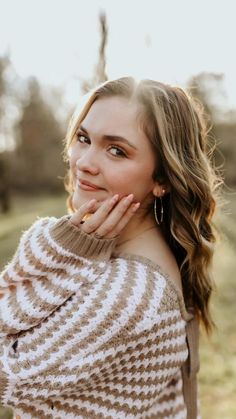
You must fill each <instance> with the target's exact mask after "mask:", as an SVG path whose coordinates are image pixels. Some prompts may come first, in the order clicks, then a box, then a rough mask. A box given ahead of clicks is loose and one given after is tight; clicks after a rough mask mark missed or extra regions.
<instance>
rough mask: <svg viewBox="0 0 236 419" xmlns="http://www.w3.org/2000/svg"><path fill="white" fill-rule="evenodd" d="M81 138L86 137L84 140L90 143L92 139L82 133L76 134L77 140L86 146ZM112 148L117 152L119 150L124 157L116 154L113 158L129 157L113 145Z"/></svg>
mask: <svg viewBox="0 0 236 419" xmlns="http://www.w3.org/2000/svg"><path fill="white" fill-rule="evenodd" d="M80 137H84V138H86V140H89V141H90V139H89V138H88V137H86V135H84V134H80V133H77V134H76V138H77V140H78V141H79V142H80V143H81V144H84V143H83V142H81V141H80ZM110 148H115V149H116V150H119V151H120V152H121V153H122V155H115V154H112V156H113V157H118V158H122V157H123V158H124V157H127V155H126V153H125V152H124V150H122V148H120V147H117V146H116V145H111V147H110Z"/></svg>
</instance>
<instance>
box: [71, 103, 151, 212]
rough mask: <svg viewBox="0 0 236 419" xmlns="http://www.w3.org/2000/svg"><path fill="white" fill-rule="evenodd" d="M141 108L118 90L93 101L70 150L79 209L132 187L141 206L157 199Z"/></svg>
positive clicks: (125, 193) (75, 196) (128, 191)
mask: <svg viewBox="0 0 236 419" xmlns="http://www.w3.org/2000/svg"><path fill="white" fill-rule="evenodd" d="M138 109H139V108H138V105H137V104H135V103H131V102H130V101H129V100H128V99H126V98H123V97H117V96H114V97H110V98H101V99H98V100H96V101H95V102H94V103H93V105H92V106H91V108H90V110H89V112H88V114H87V115H86V117H85V118H84V120H83V121H82V123H81V125H80V127H78V129H77V133H76V135H75V137H74V139H73V141H72V143H71V146H70V150H69V156H70V157H69V163H70V169H71V171H72V174H73V187H74V194H73V198H72V202H73V206H74V208H75V209H78V208H79V207H80V206H81V205H82V204H84V203H85V202H87V201H89V200H91V199H93V198H95V199H97V200H98V202H102V201H104V200H106V199H107V198H109V197H111V196H113V195H114V194H116V193H119V194H120V197H121V196H124V195H128V194H130V193H133V194H134V201H135V202H141V205H140V208H145V207H146V204H147V203H150V201H152V200H153V198H154V197H153V193H152V191H153V189H154V186H155V182H154V181H153V179H152V174H153V171H154V168H155V155H154V152H153V150H152V148H151V144H150V142H149V140H148V138H147V137H146V135H145V134H144V132H143V131H142V130H141V128H140V126H139V122H138V119H137V115H138ZM86 182H88V183H90V184H92V185H94V186H95V187H94V188H93V187H91V186H88V185H87V186H86V185H85V183H86ZM98 206H99V204H98Z"/></svg>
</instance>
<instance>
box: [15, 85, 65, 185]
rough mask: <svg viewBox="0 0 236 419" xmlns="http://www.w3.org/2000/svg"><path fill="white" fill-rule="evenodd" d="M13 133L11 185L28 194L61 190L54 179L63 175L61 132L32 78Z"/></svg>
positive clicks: (40, 90) (57, 180) (39, 87)
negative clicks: (13, 151) (14, 142)
mask: <svg viewBox="0 0 236 419" xmlns="http://www.w3.org/2000/svg"><path fill="white" fill-rule="evenodd" d="M16 134H17V149H16V151H15V153H13V158H14V159H15V162H16V163H15V167H14V166H13V167H12V175H13V179H12V182H13V186H14V187H15V188H20V189H21V190H27V191H30V192H33V191H38V190H40V189H41V190H44V191H45V190H47V191H54V190H61V189H62V187H63V185H62V182H61V181H59V178H58V176H63V175H64V163H63V160H62V156H61V153H62V139H63V137H64V135H65V132H64V129H63V128H62V126H61V123H60V122H59V121H58V120H57V118H56V116H55V112H54V111H53V110H52V108H51V107H50V106H49V104H48V103H47V102H46V100H45V99H44V97H43V93H42V89H41V86H40V84H39V82H38V81H37V79H36V78H30V79H29V80H28V100H27V101H26V102H25V103H23V104H22V115H21V118H20V120H19V122H18V124H17V125H16Z"/></svg>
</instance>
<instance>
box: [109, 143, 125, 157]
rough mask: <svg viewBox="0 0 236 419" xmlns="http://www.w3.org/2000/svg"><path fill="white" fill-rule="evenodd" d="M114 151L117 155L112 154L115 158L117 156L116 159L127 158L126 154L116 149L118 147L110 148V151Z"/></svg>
mask: <svg viewBox="0 0 236 419" xmlns="http://www.w3.org/2000/svg"><path fill="white" fill-rule="evenodd" d="M112 149H113V150H115V153H111V154H112V155H113V156H115V157H127V156H126V154H125V152H124V151H123V150H122V149H121V148H119V147H116V146H114V145H113V146H111V147H110V150H112Z"/></svg>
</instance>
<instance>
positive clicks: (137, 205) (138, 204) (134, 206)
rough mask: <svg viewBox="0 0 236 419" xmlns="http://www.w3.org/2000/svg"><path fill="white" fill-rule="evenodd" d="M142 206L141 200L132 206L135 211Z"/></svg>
mask: <svg viewBox="0 0 236 419" xmlns="http://www.w3.org/2000/svg"><path fill="white" fill-rule="evenodd" d="M139 207H140V202H137V204H134V205H133V207H132V210H133V211H136V210H137V209H138V208H139Z"/></svg>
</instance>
